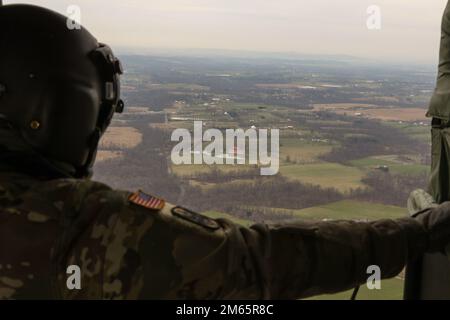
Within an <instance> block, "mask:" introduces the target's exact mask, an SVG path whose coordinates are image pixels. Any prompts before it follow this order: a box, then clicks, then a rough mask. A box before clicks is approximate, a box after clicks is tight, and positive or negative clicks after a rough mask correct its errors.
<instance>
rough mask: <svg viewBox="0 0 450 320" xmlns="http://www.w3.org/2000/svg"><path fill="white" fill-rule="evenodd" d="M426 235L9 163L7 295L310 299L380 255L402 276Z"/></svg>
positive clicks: (3, 238) (1, 179)
mask: <svg viewBox="0 0 450 320" xmlns="http://www.w3.org/2000/svg"><path fill="white" fill-rule="evenodd" d="M425 242H426V240H425V233H424V230H423V229H422V227H421V225H420V224H419V223H417V222H416V221H415V220H413V219H409V218H405V219H400V220H383V221H377V222H370V223H363V222H351V221H334V222H320V223H308V222H298V223H293V224H288V225H274V226H267V225H255V226H253V227H251V228H245V227H242V226H239V225H236V224H234V223H231V222H229V221H227V220H221V219H218V220H214V219H210V218H208V217H205V216H202V215H200V214H197V213H194V212H191V211H189V210H187V209H184V208H182V207H177V206H172V205H170V204H166V203H164V202H163V201H161V200H159V199H157V198H154V197H150V196H148V195H145V194H144V193H131V192H123V191H116V190H112V189H110V188H109V187H108V186H106V185H104V184H101V183H98V182H94V181H90V180H74V179H53V180H43V179H37V178H33V177H31V176H29V175H26V174H21V173H18V172H16V173H14V172H6V171H5V172H1V171H0V248H1V249H0V298H3V299H33V298H38V299H224V298H225V299H228V298H233V299H235V298H236V299H240V298H246V299H260V298H272V299H292V298H302V297H308V296H312V295H316V294H321V293H333V292H337V291H342V290H345V289H349V288H352V287H354V286H356V285H357V284H360V283H363V282H365V281H366V279H367V274H366V268H367V267H368V266H369V265H374V264H375V265H378V266H379V267H380V268H381V272H382V277H383V278H387V277H393V276H395V275H397V274H398V273H399V272H400V271H401V270H402V268H403V267H404V265H405V263H406V261H407V259H408V258H411V257H412V256H413V255H416V254H420V253H422V252H423V250H424V246H425ZM72 265H75V266H78V267H79V268H80V271H81V272H80V275H81V281H80V284H81V288H80V289H73V288H69V287H68V286H67V282H68V277H69V275H68V274H67V269H68V267H69V266H72Z"/></svg>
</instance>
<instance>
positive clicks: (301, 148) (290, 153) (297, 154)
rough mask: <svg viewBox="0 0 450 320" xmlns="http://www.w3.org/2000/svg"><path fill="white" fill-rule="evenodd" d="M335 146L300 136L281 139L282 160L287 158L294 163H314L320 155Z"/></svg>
mask: <svg viewBox="0 0 450 320" xmlns="http://www.w3.org/2000/svg"><path fill="white" fill-rule="evenodd" d="M332 148H333V146H332V145H331V144H326V143H312V142H307V141H302V140H300V139H299V138H283V139H281V140H280V161H282V162H283V161H286V160H287V159H288V160H289V161H290V162H293V163H297V162H298V163H314V162H318V161H319V160H318V157H319V156H321V155H324V154H326V153H328V152H330V151H331V149H332Z"/></svg>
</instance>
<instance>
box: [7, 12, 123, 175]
mask: <svg viewBox="0 0 450 320" xmlns="http://www.w3.org/2000/svg"><path fill="white" fill-rule="evenodd" d="M71 25H72V26H73V23H70V21H68V18H67V17H65V16H63V15H61V14H59V13H56V12H54V11H51V10H47V9H44V8H41V7H37V6H32V5H5V6H0V118H1V119H2V121H7V122H9V123H10V125H11V128H13V129H14V130H16V132H17V134H18V135H20V136H21V138H22V139H23V140H24V141H25V142H26V143H27V144H29V145H30V146H31V147H32V148H33V149H34V151H36V152H37V153H39V154H40V155H42V156H43V157H44V158H47V159H50V160H54V161H58V162H62V163H68V164H70V165H72V166H74V167H75V168H76V171H77V173H76V177H78V178H83V177H88V176H89V175H90V172H91V168H92V166H93V163H94V161H95V156H96V152H97V147H98V142H99V140H100V137H101V136H102V135H103V133H104V132H105V131H106V129H107V127H108V125H109V124H110V122H111V119H112V117H113V115H114V112H119V113H120V112H122V111H123V108H124V104H123V102H122V100H121V99H120V79H119V77H120V75H121V74H122V66H121V64H120V61H119V60H118V59H117V58H116V57H115V56H114V54H113V52H112V51H111V49H110V48H109V47H108V46H107V45H104V44H101V43H99V42H97V40H96V39H95V38H94V37H93V36H92V35H91V34H90V33H89V32H88V31H87V30H86V29H84V28H83V27H81V28H79V29H77V28H70V27H69V26H71Z"/></svg>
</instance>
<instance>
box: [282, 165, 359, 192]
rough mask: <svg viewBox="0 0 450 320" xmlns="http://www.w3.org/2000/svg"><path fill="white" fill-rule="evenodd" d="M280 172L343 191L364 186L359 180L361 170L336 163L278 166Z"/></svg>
mask: <svg viewBox="0 0 450 320" xmlns="http://www.w3.org/2000/svg"><path fill="white" fill-rule="evenodd" d="M280 172H281V174H282V175H283V176H285V177H287V178H289V179H294V180H297V181H300V182H303V183H309V184H313V185H319V186H321V187H323V188H336V189H337V190H339V191H341V192H344V193H345V192H348V191H350V189H357V188H365V187H366V186H365V185H364V184H363V183H362V182H361V179H362V178H363V177H364V172H363V171H362V170H360V169H358V168H355V167H349V166H344V165H341V164H337V163H328V162H326V163H318V164H308V165H287V166H282V167H280Z"/></svg>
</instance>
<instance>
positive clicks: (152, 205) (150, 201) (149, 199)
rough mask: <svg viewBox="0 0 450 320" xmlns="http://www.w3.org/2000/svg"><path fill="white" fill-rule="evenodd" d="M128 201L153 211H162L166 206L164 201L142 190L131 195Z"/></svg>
mask: <svg viewBox="0 0 450 320" xmlns="http://www.w3.org/2000/svg"><path fill="white" fill-rule="evenodd" d="M128 201H130V202H131V203H134V204H137V205H138V206H141V207H144V208H147V209H151V210H162V209H163V208H164V206H165V205H166V202H165V201H164V200H163V199H160V198H157V197H154V196H151V195H149V194H146V193H144V192H142V191H140V190H139V191H137V192H135V193H133V194H130V196H129V197H128Z"/></svg>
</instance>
